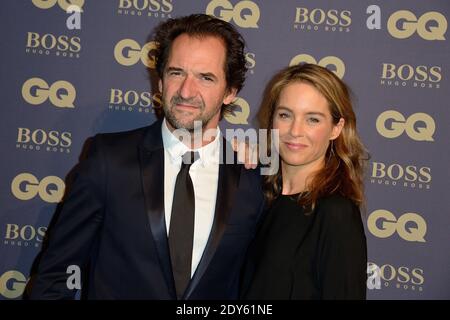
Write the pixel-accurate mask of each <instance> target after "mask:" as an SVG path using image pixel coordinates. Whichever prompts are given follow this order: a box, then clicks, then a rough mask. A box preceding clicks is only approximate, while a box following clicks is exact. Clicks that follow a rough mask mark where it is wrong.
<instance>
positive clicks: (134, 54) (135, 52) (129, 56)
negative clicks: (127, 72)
mask: <svg viewBox="0 0 450 320" xmlns="http://www.w3.org/2000/svg"><path fill="white" fill-rule="evenodd" d="M157 48H158V44H157V42H155V41H150V42H147V43H146V44H145V45H144V46H143V47H141V45H140V44H139V43H137V42H136V41H135V40H133V39H123V40H120V41H119V42H118V43H117V44H116V46H115V47H114V58H116V61H117V62H118V63H120V64H121V65H123V66H127V67H129V66H132V65H135V64H136V63H137V62H138V61H139V60H141V61H142V63H143V64H144V65H146V66H147V67H149V68H151V69H154V68H155V67H156V57H154V56H150V52H151V51H153V50H155V49H157Z"/></svg>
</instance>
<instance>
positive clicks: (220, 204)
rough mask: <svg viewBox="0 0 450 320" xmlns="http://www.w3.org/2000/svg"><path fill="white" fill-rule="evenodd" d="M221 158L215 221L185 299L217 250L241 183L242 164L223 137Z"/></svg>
mask: <svg viewBox="0 0 450 320" xmlns="http://www.w3.org/2000/svg"><path fill="white" fill-rule="evenodd" d="M227 155H228V156H230V155H233V162H232V164H225V161H224V160H222V159H225V158H226V156H227ZM220 159H221V164H220V165H219V180H218V186H217V196H216V207H215V214H214V222H213V225H212V228H211V232H210V234H209V238H208V242H207V244H206V247H205V250H204V251H203V255H202V258H201V259H200V262H199V264H198V266H197V269H196V271H195V273H194V276H193V277H192V279H191V281H190V283H189V286H188V288H187V289H186V292H185V293H184V297H183V299H188V298H189V296H190V295H191V294H192V292H193V290H194V289H195V287H196V286H197V284H198V283H199V281H200V279H201V278H202V276H203V274H204V273H205V271H206V269H207V267H208V265H209V263H210V262H211V259H212V258H213V256H214V254H215V252H216V250H217V247H218V245H219V243H220V240H221V239H222V235H223V233H224V231H225V226H226V224H227V221H228V217H229V215H230V212H231V209H232V205H233V203H234V201H233V200H234V195H235V192H236V190H237V188H238V185H239V178H240V171H241V166H240V165H238V164H237V160H236V157H235V153H234V151H233V149H232V147H231V145H230V144H229V143H227V142H226V140H225V139H223V138H222V140H221V155H220Z"/></svg>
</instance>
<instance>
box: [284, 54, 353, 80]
mask: <svg viewBox="0 0 450 320" xmlns="http://www.w3.org/2000/svg"><path fill="white" fill-rule="evenodd" d="M300 63H311V64H318V65H319V66H321V67H324V68H328V69H330V70H331V71H333V72H334V73H335V74H336V75H337V76H338V77H339V78H340V79H342V78H343V77H344V74H345V64H344V61H342V60H341V59H339V58H338V57H335V56H328V57H323V58H322V59H320V60H319V62H317V60H316V59H315V58H314V57H313V56H310V55H309V54H299V55H296V56H295V57H294V58H292V60H291V62H290V63H289V66H293V65H296V64H300ZM330 67H331V68H330Z"/></svg>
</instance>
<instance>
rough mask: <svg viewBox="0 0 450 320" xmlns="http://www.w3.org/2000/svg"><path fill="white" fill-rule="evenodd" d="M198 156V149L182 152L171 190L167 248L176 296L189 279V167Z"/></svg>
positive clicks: (191, 188)
mask: <svg viewBox="0 0 450 320" xmlns="http://www.w3.org/2000/svg"><path fill="white" fill-rule="evenodd" d="M197 158H198V152H192V151H191V152H186V153H185V154H184V155H183V158H182V160H183V161H182V163H181V169H180V172H178V175H177V180H176V182H175V190H174V193H173V202H172V214H171V216H170V229H169V248H170V259H171V262H172V271H173V277H174V280H175V288H176V291H177V297H178V299H180V298H181V297H182V296H183V293H184V291H185V290H186V287H187V285H188V283H189V281H190V280H191V262H192V248H193V242H194V212H195V198H194V186H193V184H192V180H191V177H190V175H189V169H190V167H191V165H192V164H193V163H194V161H195V160H197Z"/></svg>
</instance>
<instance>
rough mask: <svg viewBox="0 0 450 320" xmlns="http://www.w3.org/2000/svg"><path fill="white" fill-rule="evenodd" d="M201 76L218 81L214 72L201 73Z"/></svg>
mask: <svg viewBox="0 0 450 320" xmlns="http://www.w3.org/2000/svg"><path fill="white" fill-rule="evenodd" d="M200 75H201V76H202V77H210V78H213V79H215V80H217V76H216V75H215V74H214V73H212V72H200Z"/></svg>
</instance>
